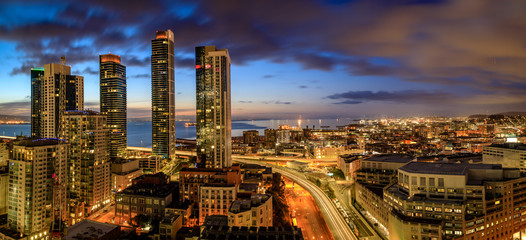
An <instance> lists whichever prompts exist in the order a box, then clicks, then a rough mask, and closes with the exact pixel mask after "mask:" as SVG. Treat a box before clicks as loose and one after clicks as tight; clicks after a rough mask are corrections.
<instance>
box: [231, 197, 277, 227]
mask: <svg viewBox="0 0 526 240" xmlns="http://www.w3.org/2000/svg"><path fill="white" fill-rule="evenodd" d="M228 225H229V226H237V227H272V196H271V195H268V194H252V195H251V196H250V199H249V200H236V201H234V202H233V203H232V204H231V206H230V209H229V210H228Z"/></svg>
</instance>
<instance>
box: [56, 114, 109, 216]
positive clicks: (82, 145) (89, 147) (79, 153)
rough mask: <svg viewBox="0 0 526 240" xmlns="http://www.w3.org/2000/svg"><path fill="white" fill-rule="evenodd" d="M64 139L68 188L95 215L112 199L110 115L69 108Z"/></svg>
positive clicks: (62, 136) (70, 194)
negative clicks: (109, 145) (66, 153)
mask: <svg viewBox="0 0 526 240" xmlns="http://www.w3.org/2000/svg"><path fill="white" fill-rule="evenodd" d="M63 124H64V126H63V127H62V133H61V136H60V137H61V138H62V139H64V140H66V141H67V142H68V143H69V148H68V168H69V169H68V191H69V196H70V198H71V199H77V198H78V199H80V200H81V201H83V202H84V206H85V208H86V209H85V213H86V214H91V213H92V212H93V211H96V210H98V209H100V208H102V207H103V206H104V205H106V204H108V203H109V202H110V193H111V190H110V187H111V179H110V163H109V161H108V151H107V150H106V149H107V146H108V144H107V136H108V134H107V133H108V129H107V128H106V116H105V115H101V114H99V113H97V112H94V111H67V112H66V113H65V115H64V121H63Z"/></svg>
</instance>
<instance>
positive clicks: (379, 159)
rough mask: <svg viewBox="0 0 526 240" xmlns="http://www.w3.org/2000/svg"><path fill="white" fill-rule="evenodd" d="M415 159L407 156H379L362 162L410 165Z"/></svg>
mask: <svg viewBox="0 0 526 240" xmlns="http://www.w3.org/2000/svg"><path fill="white" fill-rule="evenodd" d="M414 159H415V158H414V157H413V156H411V155H405V154H379V155H373V156H371V157H369V158H365V159H362V161H372V162H393V163H408V162H410V161H412V160H414Z"/></svg>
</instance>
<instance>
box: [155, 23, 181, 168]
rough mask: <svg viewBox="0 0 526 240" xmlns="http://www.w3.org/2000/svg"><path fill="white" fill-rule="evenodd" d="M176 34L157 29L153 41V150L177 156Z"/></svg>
mask: <svg viewBox="0 0 526 240" xmlns="http://www.w3.org/2000/svg"><path fill="white" fill-rule="evenodd" d="M174 62H175V60H174V34H173V32H172V31H170V30H166V31H157V33H156V35H155V39H153V40H152V58H151V63H152V151H153V152H152V153H153V155H155V156H161V157H163V158H171V159H173V158H174V157H175V155H174V154H175V72H174V69H175V63H174Z"/></svg>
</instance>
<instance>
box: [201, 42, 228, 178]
mask: <svg viewBox="0 0 526 240" xmlns="http://www.w3.org/2000/svg"><path fill="white" fill-rule="evenodd" d="M195 73H196V134H197V139H196V143H197V160H198V164H199V165H200V167H207V168H222V167H230V166H232V157H231V154H232V138H231V116H230V113H231V112H230V111H231V110H230V56H229V54H228V50H227V49H216V47H215V46H203V47H196V48H195Z"/></svg>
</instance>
